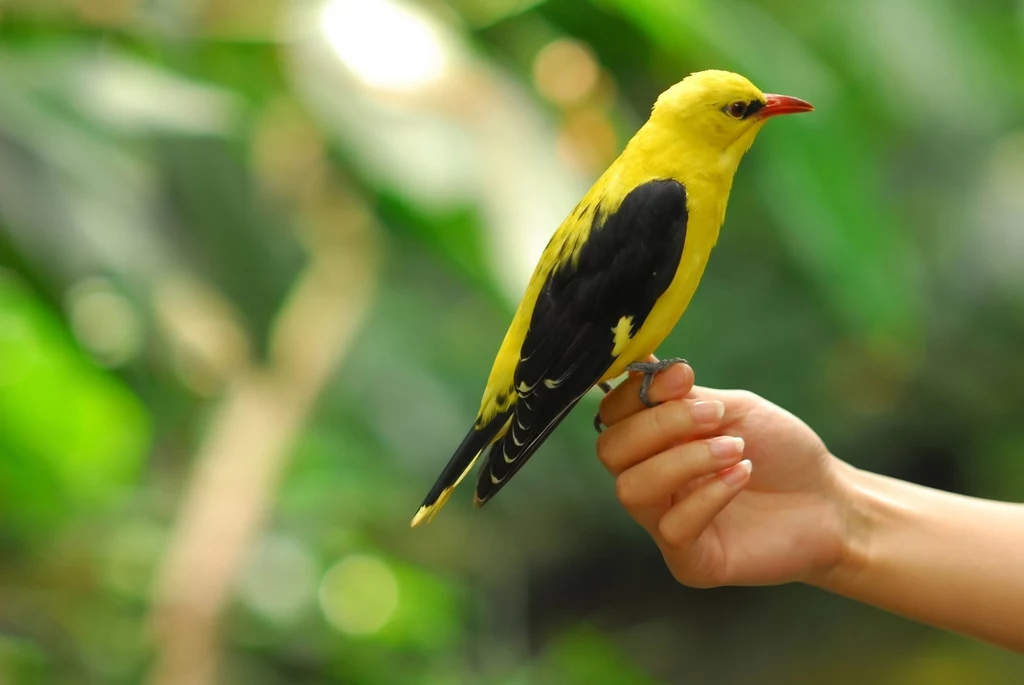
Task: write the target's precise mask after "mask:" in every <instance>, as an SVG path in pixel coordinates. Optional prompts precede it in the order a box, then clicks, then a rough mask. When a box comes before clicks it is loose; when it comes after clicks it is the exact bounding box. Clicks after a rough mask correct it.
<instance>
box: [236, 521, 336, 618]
mask: <svg viewBox="0 0 1024 685" xmlns="http://www.w3.org/2000/svg"><path fill="white" fill-rule="evenodd" d="M316 576H317V568H316V562H315V561H314V559H313V555H312V554H311V553H310V552H309V550H308V549H307V548H306V546H305V545H304V544H303V543H302V541H301V540H299V539H298V538H296V537H294V536H290V535H283V534H269V535H266V536H264V538H263V539H262V540H261V541H260V543H259V544H258V545H257V546H256V548H255V549H254V550H253V551H252V553H251V555H250V557H249V561H248V563H247V564H246V568H245V572H244V573H243V574H242V577H241V580H240V582H239V588H238V589H239V595H240V597H241V599H242V601H243V602H244V603H245V604H246V605H248V606H249V607H250V608H251V609H253V610H254V611H256V612H258V613H260V614H262V615H263V616H264V617H266V618H268V619H270V620H272V621H275V622H277V623H288V622H291V621H294V620H295V619H297V618H299V617H300V616H302V613H303V611H304V610H305V609H306V607H308V606H311V603H312V599H313V595H314V593H315V591H316Z"/></svg>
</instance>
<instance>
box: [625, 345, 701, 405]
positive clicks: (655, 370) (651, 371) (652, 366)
mask: <svg viewBox="0 0 1024 685" xmlns="http://www.w3.org/2000/svg"><path fill="white" fill-rule="evenodd" d="M688 363H689V362H687V361H686V360H685V359H683V358H681V357H673V358H672V359H661V360H659V361H656V362H634V363H633V364H630V365H629V366H627V367H626V371H632V372H634V373H642V374H643V375H644V380H643V382H642V383H641V384H640V401H641V402H643V403H644V406H646V407H657V406H658V404H659V402H652V401H651V398H650V397H648V395H647V391H648V390H650V389H651V383H653V382H654V377H655V376H656V375H657V374H659V373H660V372H662V371H664V370H665V369H667V368H668V367H670V366H672V365H673V364H688Z"/></svg>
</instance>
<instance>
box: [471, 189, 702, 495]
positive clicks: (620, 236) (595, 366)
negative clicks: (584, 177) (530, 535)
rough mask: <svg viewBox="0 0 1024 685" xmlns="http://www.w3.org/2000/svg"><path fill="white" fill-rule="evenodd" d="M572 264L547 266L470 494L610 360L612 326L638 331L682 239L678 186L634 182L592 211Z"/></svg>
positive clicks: (540, 434)
mask: <svg viewBox="0 0 1024 685" xmlns="http://www.w3.org/2000/svg"><path fill="white" fill-rule="evenodd" d="M593 213H594V217H593V224H592V229H591V232H590V236H589V238H588V239H587V241H586V243H585V244H584V245H583V247H582V249H581V250H580V253H579V259H578V260H577V261H576V263H575V264H570V263H566V264H564V265H562V266H561V267H560V268H558V269H557V270H554V271H552V273H551V274H549V276H548V279H547V282H546V283H545V284H544V287H543V289H542V290H541V294H540V296H539V297H538V300H537V303H536V304H535V306H534V310H533V316H532V318H531V319H530V329H529V331H528V332H527V334H526V339H525V341H524V342H523V347H522V352H521V354H520V360H519V365H518V366H517V367H516V373H515V387H516V390H517V392H518V393H519V397H518V399H517V401H516V403H515V405H513V412H512V416H511V417H510V422H511V425H510V428H509V430H508V432H506V433H505V435H504V436H503V437H502V438H501V439H500V440H498V441H497V442H495V443H494V445H493V446H492V447H491V450H490V452H489V454H488V459H487V463H486V464H485V465H484V468H482V469H481V470H480V476H479V479H478V481H477V488H476V498H475V499H476V502H477V504H478V505H482V504H483V503H484V502H486V501H487V500H488V499H490V498H491V497H493V496H494V495H495V494H496V493H497V492H498V491H499V490H500V489H501V488H502V487H504V485H505V483H507V482H508V481H509V479H510V478H511V477H512V475H513V474H514V473H515V472H516V471H518V470H519V469H520V468H522V466H523V464H525V463H526V461H527V460H528V459H529V458H530V457H531V456H532V455H533V453H534V452H536V451H537V448H538V447H540V445H541V443H543V442H544V440H545V439H546V438H547V437H548V435H550V434H551V431H553V430H554V429H555V428H556V427H557V426H558V424H559V423H561V421H562V419H564V418H565V417H566V416H567V415H568V413H569V412H570V411H571V410H572V408H573V407H575V406H576V403H577V402H579V401H580V399H581V398H582V397H583V395H585V394H586V393H587V391H589V390H590V389H591V388H592V387H593V386H594V384H596V383H597V381H598V380H600V378H601V376H603V375H604V374H605V372H606V371H607V370H608V369H609V367H611V365H612V363H613V362H614V361H615V357H613V356H612V350H613V348H614V335H613V332H612V331H613V329H614V328H615V327H616V326H617V325H618V324H619V322H620V320H621V319H622V318H623V317H632V332H633V334H635V333H636V331H638V330H640V327H641V326H642V325H643V323H644V321H645V320H646V319H647V316H648V315H649V314H650V312H651V309H653V307H654V304H655V302H657V300H658V298H659V297H661V295H662V293H664V292H665V290H666V289H667V288H668V286H669V284H670V283H671V282H672V279H673V278H674V276H675V273H676V269H677V267H678V265H679V261H680V259H681V258H682V253H683V243H684V242H685V239H686V221H687V212H686V189H685V188H684V187H683V186H682V184H680V183H679V182H677V181H674V180H659V181H650V182H648V183H645V184H643V185H641V186H638V187H637V188H635V189H633V190H632V191H631V192H630V193H629V195H627V196H626V198H625V199H624V200H623V201H622V204H621V205H620V206H619V208H618V209H616V210H615V211H614V212H612V213H610V214H607V215H603V214H602V213H601V210H600V206H598V207H595V208H594V210H593Z"/></svg>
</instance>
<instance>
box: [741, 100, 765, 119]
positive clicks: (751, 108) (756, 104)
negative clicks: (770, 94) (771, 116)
mask: <svg viewBox="0 0 1024 685" xmlns="http://www.w3.org/2000/svg"><path fill="white" fill-rule="evenodd" d="M764 106H765V103H764V102H762V101H761V100H754V101H753V102H751V103H750V104H749V105H747V111H746V113H744V115H743V118H744V119H746V118H747V117H751V116H753V115H755V114H757V113H758V112H760V111H761V110H762V109H764Z"/></svg>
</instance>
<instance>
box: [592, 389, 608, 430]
mask: <svg viewBox="0 0 1024 685" xmlns="http://www.w3.org/2000/svg"><path fill="white" fill-rule="evenodd" d="M597 387H599V388H601V391H602V392H603V393H604V394H605V395H607V394H608V393H610V392H611V391H612V386H611V383H608V382H607V381H601V382H600V383H598V384H597ZM594 430H596V431H597V432H598V433H600V432H601V431H603V430H604V424H602V423H601V412H597V413H596V414H594Z"/></svg>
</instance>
